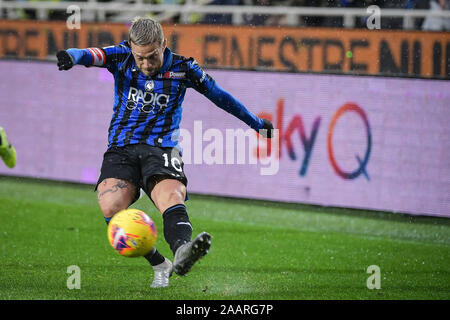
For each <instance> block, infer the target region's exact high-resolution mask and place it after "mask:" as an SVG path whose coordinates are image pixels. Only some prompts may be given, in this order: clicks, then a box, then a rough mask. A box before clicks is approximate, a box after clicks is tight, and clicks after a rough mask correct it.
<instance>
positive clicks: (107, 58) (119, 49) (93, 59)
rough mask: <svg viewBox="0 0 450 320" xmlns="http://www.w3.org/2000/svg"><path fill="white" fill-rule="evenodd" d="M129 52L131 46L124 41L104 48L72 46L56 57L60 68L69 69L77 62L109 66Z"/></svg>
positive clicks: (86, 64) (84, 64)
mask: <svg viewBox="0 0 450 320" xmlns="http://www.w3.org/2000/svg"><path fill="white" fill-rule="evenodd" d="M129 54H130V48H129V46H128V45H127V43H126V41H123V42H121V43H120V44H119V45H117V46H109V47H104V48H85V49H78V48H70V49H67V50H61V51H59V52H58V53H57V54H56V57H57V59H58V63H57V65H58V68H59V70H69V69H71V68H72V67H73V66H74V65H77V64H78V65H83V66H86V67H91V66H95V67H103V68H109V67H110V66H111V65H114V64H115V63H116V62H118V61H120V60H123V59H124V58H125V57H126V56H127V55H129Z"/></svg>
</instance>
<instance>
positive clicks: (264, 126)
mask: <svg viewBox="0 0 450 320" xmlns="http://www.w3.org/2000/svg"><path fill="white" fill-rule="evenodd" d="M205 96H206V97H207V98H208V99H209V100H211V101H212V102H214V104H216V105H217V106H218V107H219V108H221V109H223V110H225V111H227V112H229V113H231V114H232V115H234V116H235V117H237V118H238V119H240V120H242V121H244V122H245V123H246V124H247V125H249V126H250V127H251V128H253V129H254V130H256V131H258V132H259V133H260V134H261V135H262V136H263V137H265V138H272V136H273V125H272V123H271V122H270V121H269V120H267V119H261V118H258V117H257V116H256V115H254V114H253V113H252V112H250V111H249V110H248V109H247V108H246V107H245V106H244V105H243V104H242V103H241V102H240V101H239V100H237V99H236V98H235V97H233V96H232V95H231V94H230V93H228V92H227V91H226V90H224V89H223V88H221V87H220V86H219V85H218V84H217V83H216V82H214V84H213V86H212V87H211V89H210V90H209V91H208V92H206V93H205Z"/></svg>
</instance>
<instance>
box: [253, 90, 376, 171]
mask: <svg viewBox="0 0 450 320" xmlns="http://www.w3.org/2000/svg"><path fill="white" fill-rule="evenodd" d="M347 113H354V114H356V115H357V116H358V117H359V118H361V120H362V123H363V125H364V127H365V132H363V134H365V135H366V141H367V142H366V150H365V153H364V154H363V155H361V154H358V153H357V154H355V155H354V157H355V169H353V170H348V169H347V170H344V169H342V167H341V166H340V164H339V162H338V159H337V157H336V148H337V147H335V145H334V142H333V136H334V134H335V131H336V126H337V124H338V122H339V121H345V120H344V119H345V118H344V117H343V116H344V115H345V114H347ZM258 116H259V117H261V118H267V119H269V120H270V121H272V123H273V124H274V126H275V128H276V129H279V144H278V145H279V147H278V148H277V149H278V157H279V158H280V159H281V158H282V157H283V149H284V147H285V148H286V150H287V154H288V156H289V158H290V159H291V160H292V161H295V160H297V158H298V155H297V152H296V150H295V148H294V143H293V137H295V136H294V134H295V133H296V132H297V134H298V137H299V140H300V141H301V144H302V146H303V151H304V155H303V159H302V160H301V166H300V170H299V175H300V176H301V177H304V176H306V174H307V172H308V167H309V163H310V161H311V157H312V151H313V149H314V145H315V142H316V138H317V134H318V132H319V129H320V127H321V123H322V117H321V116H317V117H315V118H314V120H313V122H312V126H311V132H310V133H309V134H308V133H307V132H306V130H305V124H304V121H303V117H302V116H301V115H300V114H295V115H294V116H293V117H292V118H291V119H290V121H289V123H288V124H287V126H285V124H284V100H283V99H279V100H278V102H277V109H276V114H275V116H273V114H272V113H268V112H262V113H259V114H258ZM326 143H327V152H328V160H329V162H330V164H331V167H332V168H333V170H334V172H335V173H336V174H337V175H338V176H340V177H341V178H343V179H349V180H351V179H356V178H357V177H359V176H360V175H361V174H362V175H363V176H364V177H365V178H366V179H367V180H370V177H369V174H368V172H367V165H368V163H369V158H370V153H371V149H372V133H371V129H370V123H369V120H368V118H367V115H366V113H365V111H364V110H363V109H362V108H361V107H359V106H358V105H357V104H355V103H345V104H344V105H342V106H340V107H339V108H338V109H337V110H336V111H335V113H334V114H333V116H332V118H331V121H330V124H329V126H328V131H327V142H326ZM261 145H263V146H264V144H261V143H259V144H258V147H257V148H256V150H255V153H256V154H257V157H258V158H259V157H260V156H261V154H262V155H264V154H267V155H270V154H271V153H272V152H277V151H276V150H275V149H274V150H272V145H271V141H270V140H268V141H267V144H266V150H261V148H262V147H261ZM283 146H284V147H283ZM261 151H263V152H262V153H261Z"/></svg>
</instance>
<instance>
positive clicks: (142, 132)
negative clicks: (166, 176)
mask: <svg viewBox="0 0 450 320" xmlns="http://www.w3.org/2000/svg"><path fill="white" fill-rule="evenodd" d="M67 52H68V53H69V54H71V55H72V56H73V58H74V63H75V64H83V65H86V66H98V67H105V68H107V69H108V70H109V71H110V72H111V73H112V74H113V76H114V107H113V116H112V119H111V123H110V126H109V135H108V147H112V146H119V147H120V146H125V145H129V144H136V143H146V144H149V145H152V146H161V147H175V146H176V145H177V144H178V134H179V131H178V129H179V125H180V122H181V115H182V103H183V100H184V96H185V93H186V89H187V88H194V89H195V90H197V91H198V92H200V93H202V94H204V95H205V96H206V97H208V98H209V99H210V100H211V101H213V102H214V103H215V104H216V105H217V106H219V107H220V108H222V109H224V110H226V111H227V112H229V113H231V114H233V115H235V116H236V117H238V118H239V119H241V120H242V121H244V122H245V123H247V124H248V125H249V126H250V127H252V128H254V129H255V130H259V129H260V128H261V127H262V120H261V119H259V118H258V117H256V116H255V115H253V114H252V113H251V112H250V111H248V110H247V109H246V108H245V106H243V105H242V104H241V103H240V102H239V101H238V100H236V99H235V98H234V97H232V96H231V95H230V94H229V93H228V92H226V91H225V90H223V89H222V88H220V86H219V85H218V84H217V83H216V82H215V81H214V80H213V79H212V78H211V77H210V76H209V75H208V74H207V73H205V71H203V70H202V69H201V68H200V67H199V65H198V64H197V62H196V61H195V60H194V59H193V58H186V57H183V56H180V55H177V54H174V53H172V52H171V51H170V49H169V48H165V51H164V60H163V66H162V68H161V69H160V70H159V72H158V73H157V74H156V75H154V76H151V77H147V76H145V75H144V74H142V73H141V72H140V71H139V69H138V67H137V65H136V62H135V60H134V58H133V55H132V53H131V48H130V46H129V44H128V43H127V42H126V41H123V42H122V43H121V44H120V45H117V46H110V47H105V48H88V49H68V50H67Z"/></svg>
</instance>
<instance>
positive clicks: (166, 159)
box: [163, 153, 183, 172]
mask: <svg viewBox="0 0 450 320" xmlns="http://www.w3.org/2000/svg"><path fill="white" fill-rule="evenodd" d="M163 158H164V166H165V167H167V168H168V167H169V162H170V164H171V165H172V167H173V168H174V169H175V170H177V171H178V172H183V168H182V167H181V160H180V159H178V158H176V157H171V158H170V161H169V156H168V154H167V153H163Z"/></svg>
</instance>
